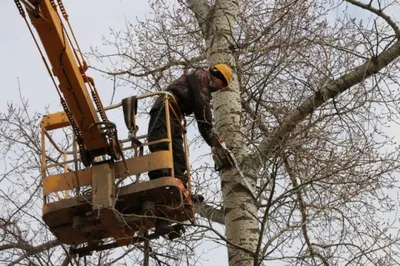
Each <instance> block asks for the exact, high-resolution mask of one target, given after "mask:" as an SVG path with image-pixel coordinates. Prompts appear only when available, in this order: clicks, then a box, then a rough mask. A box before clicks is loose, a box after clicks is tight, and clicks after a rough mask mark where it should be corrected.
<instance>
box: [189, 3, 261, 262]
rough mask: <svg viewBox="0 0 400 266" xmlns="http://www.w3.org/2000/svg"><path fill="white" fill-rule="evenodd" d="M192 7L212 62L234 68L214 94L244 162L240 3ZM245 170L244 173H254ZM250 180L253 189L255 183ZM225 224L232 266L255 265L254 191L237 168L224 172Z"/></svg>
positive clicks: (225, 130)
mask: <svg viewBox="0 0 400 266" xmlns="http://www.w3.org/2000/svg"><path fill="white" fill-rule="evenodd" d="M187 3H188V5H189V7H190V8H191V10H192V11H193V12H194V13H195V16H196V18H197V20H198V22H199V26H200V28H201V29H202V33H203V35H204V39H205V41H206V47H207V58H208V60H209V63H210V65H213V64H217V63H226V64H229V65H230V66H231V67H232V68H233V71H234V75H233V82H232V83H231V85H230V87H229V89H227V90H224V91H222V92H220V93H217V94H216V95H214V96H213V109H214V116H215V125H216V129H217V131H218V132H219V134H220V136H221V137H223V138H224V139H225V141H226V143H227V145H228V146H229V147H230V148H231V149H232V151H233V152H234V154H235V156H236V158H237V159H238V160H239V161H241V159H243V158H244V157H245V156H246V147H244V146H243V134H242V127H241V112H242V108H241V104H240V95H239V83H238V81H237V78H236V74H235V69H236V62H235V60H234V57H233V54H232V51H231V50H230V49H229V47H230V46H231V44H232V34H231V32H232V26H234V25H235V23H236V15H237V12H238V2H237V1H230V0H219V1H216V3H215V6H213V7H210V6H208V5H207V3H206V2H205V1H196V0H188V1H187ZM249 170H250V169H244V171H243V172H244V173H251V172H250V171H249ZM252 180H253V179H249V180H248V183H250V184H251V185H252V187H253V188H252V189H253V190H254V187H255V182H254V181H253V182H252ZM221 187H222V200H223V207H224V223H225V230H226V233H225V235H226V239H227V242H228V243H230V244H227V247H228V257H229V265H253V264H254V251H255V250H256V247H257V243H258V238H259V230H258V223H257V207H256V202H255V200H254V199H253V196H252V193H251V192H250V191H249V190H248V189H247V188H246V186H245V185H244V182H243V181H242V180H241V178H240V175H239V174H238V171H237V170H236V169H232V170H229V171H223V172H222V174H221Z"/></svg>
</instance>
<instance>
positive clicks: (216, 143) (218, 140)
mask: <svg viewBox="0 0 400 266" xmlns="http://www.w3.org/2000/svg"><path fill="white" fill-rule="evenodd" d="M223 141H224V139H223V138H218V136H214V137H213V138H212V140H211V147H215V148H222V146H221V142H223Z"/></svg>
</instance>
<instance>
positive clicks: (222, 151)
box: [211, 139, 254, 197]
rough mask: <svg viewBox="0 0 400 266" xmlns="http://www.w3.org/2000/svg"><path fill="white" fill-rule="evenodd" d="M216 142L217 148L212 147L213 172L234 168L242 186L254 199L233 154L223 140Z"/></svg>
mask: <svg viewBox="0 0 400 266" xmlns="http://www.w3.org/2000/svg"><path fill="white" fill-rule="evenodd" d="M218 142H219V144H220V148H219V147H212V148H211V151H212V157H213V160H214V162H215V165H214V170H215V171H221V170H223V169H230V168H233V167H234V168H236V170H237V171H238V172H239V175H240V177H241V178H242V180H243V182H244V184H245V185H246V187H247V189H248V190H249V191H250V192H251V193H252V195H253V197H254V192H253V190H252V189H251V186H250V184H249V183H248V182H247V180H246V177H245V176H244V174H243V172H242V170H240V168H239V164H238V161H237V160H236V158H235V156H234V155H233V152H232V151H231V150H230V149H228V147H227V146H226V144H225V141H224V139H218Z"/></svg>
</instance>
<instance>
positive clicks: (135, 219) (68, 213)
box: [14, 0, 194, 255]
mask: <svg viewBox="0 0 400 266" xmlns="http://www.w3.org/2000/svg"><path fill="white" fill-rule="evenodd" d="M14 1H15V3H16V6H17V8H18V10H19V12H20V14H21V15H22V17H23V18H24V19H25V21H26V24H27V26H28V28H29V30H30V32H31V34H32V37H33V39H34V40H35V43H36V45H37V47H38V49H39V51H40V53H41V55H42V59H43V61H44V63H45V65H46V67H47V70H48V72H49V74H50V76H51V78H52V81H53V83H54V86H55V88H56V90H57V92H58V95H59V97H60V101H61V106H62V107H63V111H61V112H58V113H53V114H48V115H45V116H44V117H43V119H42V121H41V140H42V142H41V145H42V154H41V170H42V179H43V180H42V181H43V201H44V204H43V220H44V222H45V223H46V224H47V226H48V227H49V229H50V231H51V232H52V233H53V234H54V235H55V236H56V237H57V239H58V240H59V241H61V242H62V243H65V244H68V245H71V251H72V252H73V253H76V254H79V255H86V254H89V253H90V252H91V251H93V250H97V251H99V250H105V249H109V248H114V247H118V246H124V245H130V244H136V243H138V242H142V241H148V240H149V239H154V238H157V237H159V236H160V234H159V233H156V232H153V231H152V229H153V228H154V226H155V221H156V220H157V219H165V220H167V221H168V224H169V230H167V231H166V232H165V234H166V235H167V236H169V237H170V238H171V239H173V238H176V237H179V236H180V234H181V232H182V231H183V227H182V223H183V222H185V221H190V222H192V223H193V222H194V205H193V201H192V199H191V197H190V187H191V184H190V168H189V162H188V157H187V151H188V148H187V140H186V134H185V133H186V128H185V127H186V125H185V124H184V123H183V124H182V131H183V133H184V145H185V151H186V156H185V157H186V166H187V174H188V177H189V184H188V188H187V189H186V188H185V187H184V186H183V184H182V183H181V181H180V180H179V179H176V178H174V171H173V157H172V142H171V125H170V120H169V116H170V115H175V116H179V110H176V109H174V108H173V106H177V105H176V104H173V102H174V97H173V96H172V95H171V94H170V93H168V92H159V93H152V94H145V95H139V96H131V97H128V98H126V99H124V100H123V101H122V102H121V103H120V104H116V105H113V106H109V107H104V106H103V104H102V103H101V100H100V97H99V94H98V92H97V90H96V87H95V83H94V80H93V79H92V78H91V77H89V76H88V75H87V74H86V70H87V69H88V65H87V63H86V61H85V60H84V57H83V55H82V53H81V51H80V48H79V45H78V43H77V41H76V38H75V36H74V34H73V31H72V29H71V25H70V23H69V19H68V14H67V12H66V10H65V7H64V5H63V3H62V1H61V0H57V1H55V0H14ZM26 14H28V16H26ZM27 17H29V19H30V21H31V23H32V25H33V28H34V29H35V31H36V33H35V32H34V30H33V29H32V27H31V25H30V24H29V22H28V18H27ZM37 37H39V38H37ZM38 39H39V40H38ZM40 44H41V45H42V47H41V46H40ZM43 50H44V52H43ZM160 94H161V95H163V96H164V98H165V103H166V104H165V105H164V106H165V112H166V116H167V118H166V124H167V132H168V137H167V138H166V139H161V140H156V141H153V142H146V141H145V138H146V136H138V135H137V133H138V127H137V125H136V109H137V106H138V104H139V102H140V100H141V99H143V98H147V97H154V96H159V95H160ZM121 106H122V107H123V112H124V118H125V124H126V126H127V128H128V129H129V131H130V134H129V137H128V139H126V140H119V139H118V136H117V130H116V125H115V124H114V123H112V122H111V121H109V120H108V118H107V114H106V111H107V110H110V109H114V108H119V107H121ZM64 128H71V129H72V130H71V132H72V135H73V139H74V143H73V144H72V145H71V147H70V149H69V150H63V149H62V148H61V147H59V146H58V145H57V144H56V141H55V140H54V139H53V138H52V134H51V132H52V131H54V130H59V129H64ZM142 139H144V141H143V140H142ZM157 142H167V143H168V145H169V150H166V151H159V152H154V153H150V154H144V153H143V149H144V148H145V147H146V146H148V145H151V144H154V143H157ZM47 145H51V146H52V148H53V149H48V147H47ZM49 150H56V151H57V152H58V153H60V155H61V156H60V157H61V158H62V161H60V162H56V163H54V162H52V161H51V160H48V158H49V157H50V155H49V154H48V152H49ZM165 168H169V169H170V170H171V176H168V177H163V178H159V179H155V180H152V181H145V180H142V179H141V178H140V174H142V173H145V172H148V171H151V170H156V169H165ZM134 177H135V178H134Z"/></svg>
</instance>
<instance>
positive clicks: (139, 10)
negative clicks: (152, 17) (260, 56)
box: [0, 0, 228, 266]
mask: <svg viewBox="0 0 400 266" xmlns="http://www.w3.org/2000/svg"><path fill="white" fill-rule="evenodd" d="M63 2H64V5H65V7H66V10H67V13H68V15H69V19H70V22H71V24H72V28H73V30H74V32H75V34H76V37H77V39H78V42H79V45H80V47H81V49H82V50H83V52H88V51H89V49H90V47H93V46H98V47H100V48H101V45H102V41H101V39H102V37H103V36H107V35H108V33H109V30H110V28H114V29H122V28H124V26H125V22H126V20H128V21H130V22H131V23H135V22H136V19H137V18H139V19H140V18H144V16H145V15H146V14H150V12H151V9H150V7H149V4H148V3H147V0H134V1H129V0H125V1H115V0H114V1H106V0H85V1H81V0H79V1H78V0H64V1H63ZM0 11H1V14H2V15H1V16H0V25H2V26H0V73H1V74H0V78H1V87H0V91H1V92H2V94H3V95H2V96H1V97H0V112H2V111H5V109H6V103H7V102H13V103H14V104H15V103H17V104H18V105H20V103H21V101H20V100H19V97H20V96H19V91H18V80H19V83H20V88H21V94H22V96H23V97H24V98H25V99H28V100H29V109H30V111H32V112H34V111H38V112H44V110H45V109H44V106H45V105H49V106H50V109H49V110H50V112H57V111H61V107H60V104H59V99H58V97H57V92H56V90H55V88H54V85H53V84H52V81H51V79H50V77H49V75H48V73H47V70H46V69H45V66H44V64H43V62H42V60H41V57H40V55H39V52H38V50H37V48H36V46H35V44H34V42H33V39H32V37H31V36H30V33H29V30H28V28H27V26H26V24H25V22H24V20H23V18H22V17H21V16H20V14H19V13H18V10H17V8H16V6H15V3H14V1H12V0H2V1H0ZM28 21H29V19H28ZM89 75H90V76H92V77H94V78H95V81H96V85H97V86H96V87H97V89H98V90H99V93H100V95H101V96H102V97H104V98H103V103H104V104H108V102H109V99H110V97H109V96H110V95H111V91H112V84H111V82H110V81H108V80H106V79H105V78H104V77H102V76H101V75H100V74H98V73H95V72H93V71H91V72H89ZM127 96H130V95H129V91H126V95H124V96H123V97H127ZM115 100H116V101H119V100H120V99H115ZM114 102H115V101H114ZM121 119H122V116H121ZM39 122H40V121H38V123H39ZM198 256H201V260H200V262H199V264H198V265H205V266H207V265H219V266H224V265H228V263H227V254H226V249H225V248H224V247H219V248H216V245H215V244H213V243H211V242H210V241H204V242H203V243H202V244H201V245H200V246H199V247H198V248H196V257H198Z"/></svg>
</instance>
